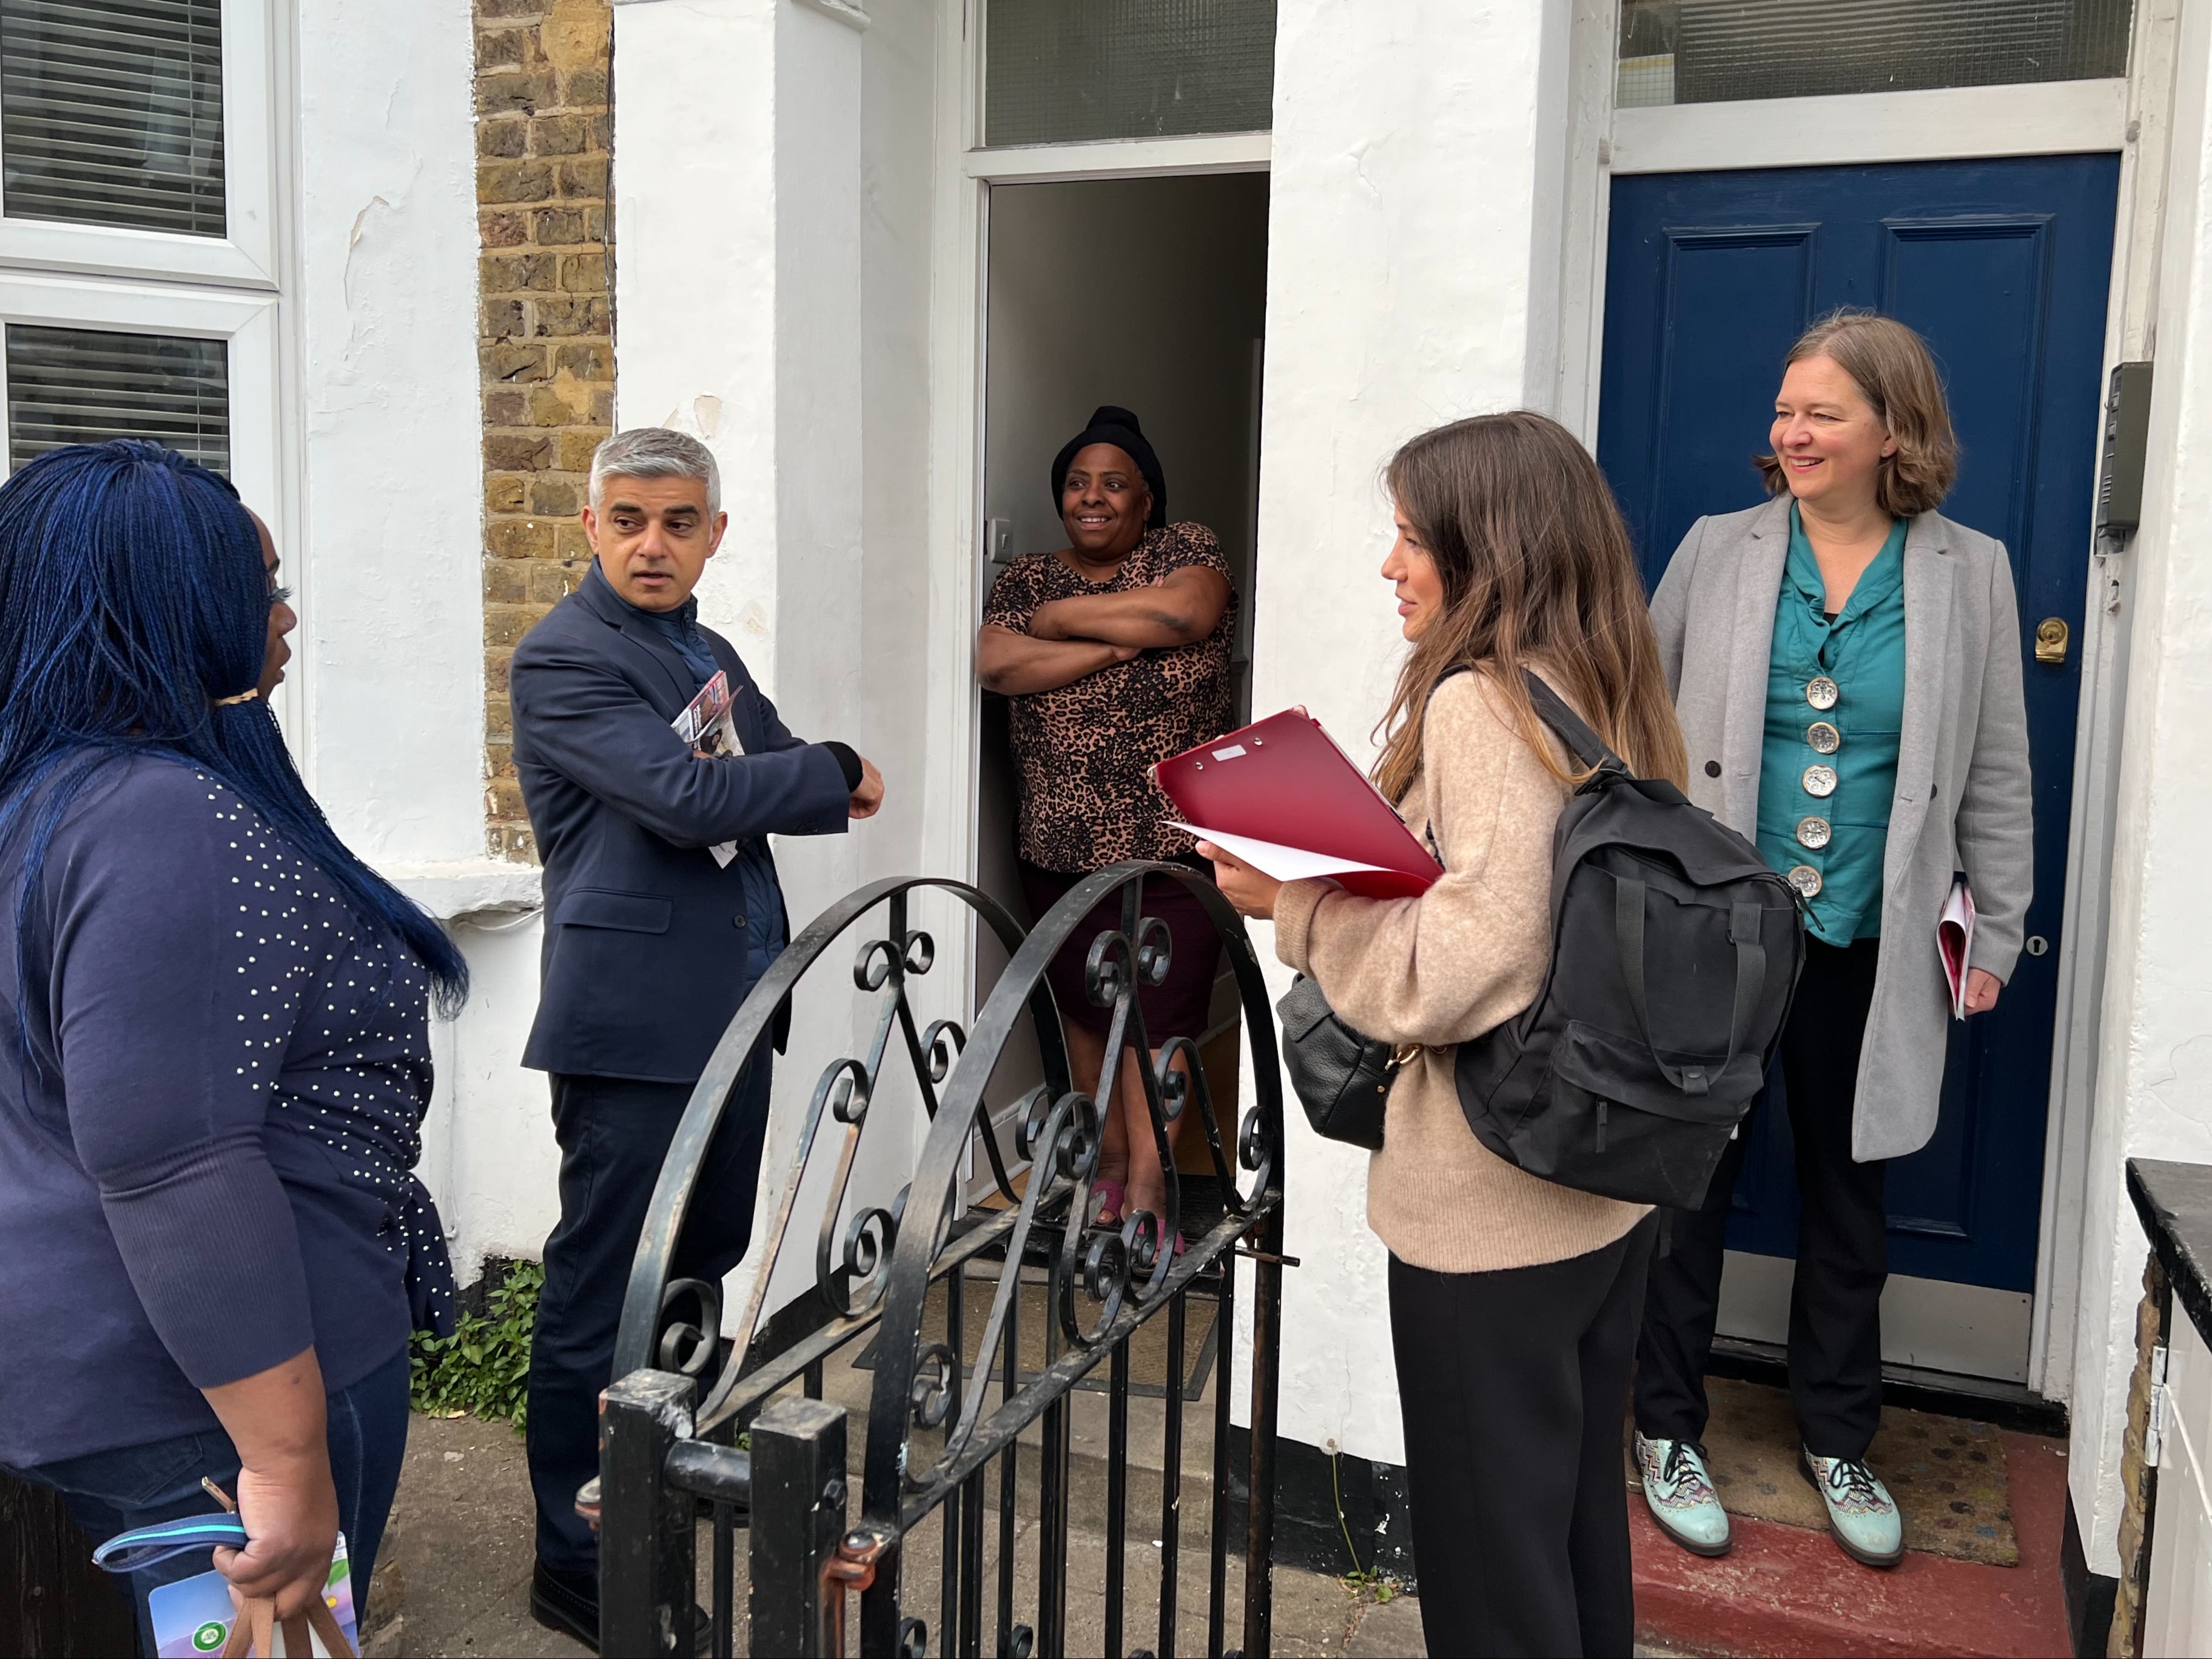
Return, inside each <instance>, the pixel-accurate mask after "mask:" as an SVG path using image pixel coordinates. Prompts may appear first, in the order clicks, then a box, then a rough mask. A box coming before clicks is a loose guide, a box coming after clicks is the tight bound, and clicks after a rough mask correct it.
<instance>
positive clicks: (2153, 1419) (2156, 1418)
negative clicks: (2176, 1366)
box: [2143, 1345, 2168, 1469]
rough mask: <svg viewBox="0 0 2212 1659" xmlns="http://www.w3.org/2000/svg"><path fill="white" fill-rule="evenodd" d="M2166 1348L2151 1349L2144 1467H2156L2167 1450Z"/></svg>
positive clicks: (2144, 1428) (2144, 1437) (2144, 1438)
mask: <svg viewBox="0 0 2212 1659" xmlns="http://www.w3.org/2000/svg"><path fill="white" fill-rule="evenodd" d="M2167 1391H2168V1390H2167V1389H2166V1349H2165V1347H2163V1346H2162V1345H2161V1346H2160V1347H2154V1348H2153V1349H2152V1350H2151V1351H2150V1414H2149V1418H2148V1421H2147V1422H2145V1423H2144V1425H2143V1467H2144V1468H2147V1469H2154V1468H2157V1467H2158V1465H2159V1459H2160V1456H2163V1455H2164V1453H2165V1450H2166V1394H2167Z"/></svg>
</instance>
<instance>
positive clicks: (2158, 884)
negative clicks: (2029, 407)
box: [2069, 6, 2212, 1573]
mask: <svg viewBox="0 0 2212 1659" xmlns="http://www.w3.org/2000/svg"><path fill="white" fill-rule="evenodd" d="M2180 27H2181V33H2180V37H2179V49H2178V56H2177V63H2176V68H2175V84H2174V100H2173V115H2172V150H2171V159H2170V161H2169V166H2168V173H2167V179H2166V222H2165V227H2164V235H2163V239H2162V243H2161V246H2160V262H2159V271H2158V275H2157V279H2156V293H2157V302H2156V313H2155V315H2156V319H2157V321H2156V327H2155V330H2154V342H2155V345H2154V350H2155V357H2154V360H2155V361H2156V363H2157V372H2156V379H2155V384H2154V395H2153V399H2152V415H2151V429H2150V445H2149V450H2150V464H2149V470H2148V475H2147V477H2146V479H2145V484H2144V501H2143V524H2142V530H2141V532H2140V533H2139V534H2138V536H2136V541H2135V542H2134V544H2133V547H2132V548H2131V550H2130V554H2128V555H2127V556H2128V557H2129V558H2130V559H2131V560H2134V561H2135V564H2136V572H2135V580H2136V588H2135V601H2136V602H2135V607H2134V616H2133V628H2132V633H2131V637H2130V641H2129V645H2128V651H2129V669H2128V689H2127V704H2126V709H2125V713H2124V736H2123V738H2122V743H2121V754H2120V762H2119V785H2118V808H2117V813H2116V816H2115V823H2114V830H2113V847H2114V852H2113V857H2112V891H2111V895H2110V909H2109V912H2108V914H2109V921H2108V923H2107V931H2106V967H2105V989H2104V1005H2103V1011H2102V1020H2101V1029H2100V1032H2099V1036H2098V1058H2097V1093H2096V1109H2095V1114H2094V1118H2093V1124H2092V1127H2091V1130H2090V1143H2089V1152H2088V1177H2087V1182H2086V1184H2085V1185H2086V1194H2085V1198H2084V1221H2083V1229H2082V1232H2083V1249H2082V1265H2081V1299H2080V1311H2079V1314H2078V1316H2077V1320H2076V1324H2075V1355H2074V1397H2073V1402H2072V1411H2073V1442H2072V1444H2073V1456H2072V1458H2071V1460H2070V1462H2069V1480H2070V1483H2071V1486H2072V1489H2073V1498H2074V1505H2075V1515H2076V1517H2077V1519H2078V1520H2079V1521H2080V1523H2081V1527H2082V1530H2083V1532H2084V1534H2085V1541H2086V1543H2087V1553H2088V1558H2089V1566H2090V1569H2091V1571H2096V1572H2103V1573H2112V1572H2115V1571H2118V1546H2117V1539H2118V1529H2119V1519H2120V1507H2121V1500H2120V1492H2119V1462H2120V1440H2121V1435H2122V1432H2123V1431H2124V1427H2125V1423H2126V1414H2127V1379H2128V1374H2129V1372H2130V1370H2131V1369H2132V1367H2133V1365H2134V1361H2135V1345H2134V1341H2133V1329H2134V1323H2135V1309H2136V1302H2137V1300H2138V1299H2139V1298H2140V1296H2141V1293H2142V1292H2141V1286H2142V1269H2143V1260H2144V1256H2145V1254H2146V1252H2147V1250H2148V1244H2147V1243H2146V1241H2145V1239H2144V1238H2143V1235H2142V1229H2141V1228H2140V1226H2138V1225H2137V1223H2136V1219H2135V1214H2134V1212H2133V1209H2132V1208H2131V1207H2130V1204H2129V1202H2128V1200H2127V1196H2126V1192H2125V1190H2124V1183H2123V1178H2122V1172H2123V1169H2124V1164H2125V1160H2126V1159H2129V1158H2130V1157H2152V1158H2172V1159H2187V1160H2190V1161H2193V1162H2199V1163H2202V1162H2212V955H2208V954H2207V953H2206V952H2205V949H2204V947H2203V942H2204V940H2205V939H2206V937H2208V936H2212V886H2208V884H2207V883H2206V882H2205V881H2204V879H2203V869H2204V857H2203V823H2204V821H2205V814H2206V813H2207V812H2208V811H2212V729H2208V727H2207V725H2206V723H2205V722H2204V720H2203V717H2202V714H2201V711H2202V710H2203V708H2204V706H2205V705H2206V703H2207V700H2208V698H2212V566H2207V564H2206V561H2205V560H2204V558H2203V527H2204V525H2205V524H2206V523H2207V522H2208V515H2212V481H2208V473H2207V469H2208V467H2212V108H2208V101H2207V79H2208V69H2212V12H2208V11H2207V10H2205V9H2201V8H2196V7H2187V6H2185V7H2184V8H2183V9H2182V17H2181V25H2180Z"/></svg>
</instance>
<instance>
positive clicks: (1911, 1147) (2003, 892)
mask: <svg viewBox="0 0 2212 1659" xmlns="http://www.w3.org/2000/svg"><path fill="white" fill-rule="evenodd" d="M1789 551H1790V502H1789V498H1788V497H1786V496H1784V497H1781V498H1778V500H1772V501H1769V502H1768V503H1767V504H1766V505H1765V506H1759V507H1753V508H1751V509H1750V510H1749V511H1747V512H1731V513H1725V514H1723V515H1721V516H1719V517H1717V518H1700V519H1699V520H1698V522H1697V523H1696V524H1692V526H1691V527H1690V533H1689V534H1688V535H1687V536H1684V537H1683V538H1682V545H1681V547H1680V548H1679V549H1678V550H1677V551H1676V553H1675V554H1674V563H1673V564H1671V565H1669V566H1668V567H1667V574H1666V576H1665V578H1663V579H1662V581H1661V582H1660V584H1659V591H1658V592H1657V593H1656V594H1655V595H1654V596H1652V600H1651V621H1652V623H1653V625H1654V626H1655V627H1656V628H1657V630H1658V633H1659V653H1660V658H1661V661H1662V663H1663V664H1664V666H1665V669H1666V673H1667V686H1668V690H1669V691H1671V692H1672V693H1674V706H1675V710H1676V711H1677V712H1678V713H1679V714H1680V717H1681V721H1682V737H1683V741H1684V742H1685V743H1686V746H1687V748H1688V749H1689V756H1690V798H1691V799H1692V800H1693V801H1695V802H1697V803H1698V804H1699V806H1701V807H1704V808H1705V809H1706V810H1707V811H1709V812H1711V814H1713V815H1714V816H1715V817H1717V818H1718V819H1719V820H1721V821H1722V822H1723V823H1724V824H1726V825H1727V826H1729V828H1731V829H1733V830H1735V831H1736V832H1738V833H1740V834H1742V835H1745V836H1748V837H1752V838H1753V839H1756V837H1757V834H1758V827H1759V753H1760V749H1761V747H1762V742H1763V740H1764V737H1765V724H1766V672H1767V654H1768V651H1769V650H1770V649H1771V645H1772V643H1773V638H1774V608H1775V604H1776V602H1777V601H1778V598H1779V596H1780V595H1781V591H1782V567H1783V564H1784V560H1785V559H1786V557H1787V556H1788V554H1789ZM2030 807H2031V802H2030V800H2029V796H2028V766H2027V708H2026V705H2025V704H2024V703H2023V702H2022V700H2021V641H2020V622H2019V618H2018V611H2017V607H2016V604H2015V600H2014V597H2013V586H2012V562H2011V560H2008V558H2007V557H2006V556H2005V550H2004V545H2003V543H2002V542H1996V541H1992V540H1991V539H1990V537H1988V536H1983V535H1981V534H1979V533H1978V532H1977V531H1974V530H1968V529H1967V528H1966V526H1965V525H1963V524H1953V523H1952V522H1951V521H1950V520H1949V519H1948V518H1944V517H1942V515H1941V514H1940V513H1934V512H1923V513H1922V514H1920V515H1919V516H1918V517H1917V518H1914V519H1913V520H1912V521H1911V527H1910V528H1909V529H1908V530H1906V531H1905V726H1904V735H1903V736H1902V737H1901V738H1900V740H1899V748H1898V764H1897V796H1896V799H1895V801H1894V802H1893V803H1892V805H1891V808H1890V817H1889V839H1888V842H1887V847H1886V849H1885V851H1884V854H1883V859H1882V881H1881V937H1882V950H1881V968H1880V970H1879V972H1877V973H1876V975H1875V988H1874V1006H1873V1008H1871V1010H1870V1011H1869V1014H1868V1016H1867V1029H1866V1041H1865V1044H1864V1045H1863V1047H1862V1048H1861V1050H1860V1051H1859V1086H1858V1097H1857V1109H1856V1111H1854V1112H1853V1114H1852V1121H1851V1155H1852V1156H1853V1157H1854V1158H1856V1159H1858V1161H1860V1162H1861V1163H1865V1162H1869V1161H1870V1160H1871V1159H1876V1158H1899V1157H1902V1156H1904V1155H1905V1153H1911V1152H1917V1151H1918V1150H1919V1149H1920V1148H1921V1147H1923V1146H1925V1145H1927V1143H1928V1139H1929V1136H1930V1135H1933V1134H1935V1132H1936V1107H1937V1105H1938V1102H1939V1100H1940V1099H1941V1096H1942V1087H1943V1056H1944V1049H1945V1046H1946V1044H1947V1042H1948V1038H1949V1026H1950V1007H1949V998H1948V993H1947V991H1946V990H1945V986H1944V983H1943V966H1942V960H1941V959H1940V958H1939V957H1938V956H1937V955H1936V918H1937V917H1938V915H1939V913H1940V912H1941V911H1942V905H1943V900H1944V898H1945V896H1946V895H1947V894H1948V893H1949V892H1950V888H1951V877H1952V875H1953V873H1954V871H1958V870H1962V869H1963V870H1964V871H1966V880H1967V881H1968V883H1969V884H1970V885H1971V886H1972V888H1973V893H1974V904H1975V907H1976V910H1977V911H1978V916H1977V919H1976V922H1975V927H1974V948H1973V956H1972V966H1975V967H1978V968H1985V969H1987V970H1988V971H1989V972H1991V973H1993V974H1995V975H1996V977H1997V978H1999V979H2001V980H2002V979H2009V978H2011V977H2012V969H2013V963H2014V962H2015V960H2017V959H2018V957H2019V954H2020V944H2021V927H2022V924H2023V923H2024V922H2025V920H2026V917H2027V901H2028V899H2029V897H2030V895H2031V893H2032V892H2033V886H2034V877H2035V871H2034V858H2033V853H2034V839H2035V838H2034V825H2033V819H2032V816H2031V811H2030Z"/></svg>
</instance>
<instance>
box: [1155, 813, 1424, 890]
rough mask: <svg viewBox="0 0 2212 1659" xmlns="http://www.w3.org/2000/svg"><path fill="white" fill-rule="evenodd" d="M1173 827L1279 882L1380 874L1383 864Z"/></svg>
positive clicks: (1171, 822) (1194, 827)
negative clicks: (1369, 872)
mask: <svg viewBox="0 0 2212 1659" xmlns="http://www.w3.org/2000/svg"><path fill="white" fill-rule="evenodd" d="M1168 823H1169V825H1170V827H1172V828H1175V829H1179V830H1182V831H1184V832H1185V833H1188V834H1191V835H1195V836H1196V837H1197V838H1198V839H1200V840H1201V841H1211V842H1212V843H1213V844H1214V845H1216V846H1218V847H1219V848H1221V849H1222V850H1223V851H1225V852H1230V853H1233V854H1235V855H1236V856H1237V858H1238V859H1240V860H1242V861H1243V863H1247V864H1249V865H1251V867H1252V868H1253V869H1255V870H1258V871H1259V872H1260V874H1261V875H1266V876H1271V877H1273V879H1274V880H1275V881H1307V880H1310V878H1312V877H1314V876H1316V875H1350V874H1352V872H1353V871H1356V870H1379V869H1382V868H1383V866H1382V865H1380V864H1363V863H1359V862H1358V861H1357V860H1356V859H1351V858H1338V857H1334V856H1332V855H1331V854H1328V853H1326V852H1309V851H1306V850H1305V849H1304V847H1286V846H1285V845H1283V844H1282V843H1281V842H1279V841H1262V840H1261V839H1258V838H1257V837H1255V836H1250V835H1231V834H1229V833H1226V832H1225V831H1222V830H1210V829H1205V828H1202V827H1201V826H1199V825H1196V824H1186V823H1184V822H1183V821H1182V820H1180V819H1176V818H1170V820H1168Z"/></svg>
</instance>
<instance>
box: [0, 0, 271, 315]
mask: <svg viewBox="0 0 2212 1659" xmlns="http://www.w3.org/2000/svg"><path fill="white" fill-rule="evenodd" d="M277 3H278V0H222V172H223V220H224V225H225V227H226V233H225V234H224V235H222V236H220V237H214V236H185V235H182V234H179V233H176V232H173V231H148V230H131V229H125V228H124V227H118V226H111V225H81V224H70V223H67V222H65V221H60V220H52V219H10V218H8V217H6V216H5V215H4V214H0V269H18V270H55V271H71V272H88V273H95V274H99V275H110V276H131V277H138V278H142V279H153V280H155V281H161V282H214V283H223V284H228V285H235V286H237V287H240V288H269V289H273V288H276V286H277V274H276V273H277V257H278V256H277V238H276V208H277V188H276V181H277V167H276V112H277V93H278V85H277V76H276V21H277V20H276V5H277ZM0 142H4V140H0ZM5 159H6V158H5V154H4V151H0V164H4V161H5Z"/></svg>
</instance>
